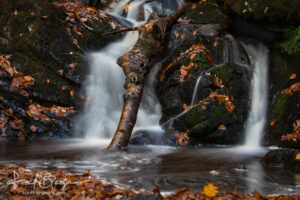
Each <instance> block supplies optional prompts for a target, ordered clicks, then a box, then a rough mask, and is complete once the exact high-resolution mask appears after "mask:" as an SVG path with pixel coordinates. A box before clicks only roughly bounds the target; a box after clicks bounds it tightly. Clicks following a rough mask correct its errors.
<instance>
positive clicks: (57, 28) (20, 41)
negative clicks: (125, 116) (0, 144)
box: [0, 0, 116, 140]
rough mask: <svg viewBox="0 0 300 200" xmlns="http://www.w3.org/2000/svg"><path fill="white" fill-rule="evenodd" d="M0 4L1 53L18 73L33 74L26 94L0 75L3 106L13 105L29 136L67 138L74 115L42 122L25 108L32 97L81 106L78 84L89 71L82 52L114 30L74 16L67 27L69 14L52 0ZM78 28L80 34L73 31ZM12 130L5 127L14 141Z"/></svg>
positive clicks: (50, 103) (100, 43) (43, 102)
mask: <svg viewBox="0 0 300 200" xmlns="http://www.w3.org/2000/svg"><path fill="white" fill-rule="evenodd" d="M1 6H3V7H5V9H3V11H1V13H0V32H1V34H0V55H4V56H6V57H7V59H8V60H9V61H10V62H11V65H12V66H13V67H15V68H16V70H17V71H18V72H20V73H22V74H24V75H26V76H31V77H33V78H34V79H35V84H34V85H32V86H31V87H30V88H28V90H27V92H28V94H29V96H28V98H25V97H24V96H22V95H20V94H18V93H17V92H16V91H14V90H13V89H12V88H10V82H11V79H10V78H9V77H4V76H1V77H0V79H1V80H0V82H1V83H0V84H1V88H0V93H1V97H2V98H1V102H0V103H1V105H2V106H3V107H4V108H1V110H2V111H3V110H4V109H9V108H12V109H13V112H14V114H15V116H16V118H18V119H21V120H22V121H23V124H24V126H25V127H24V128H25V131H26V138H28V139H36V138H57V137H67V136H68V135H69V130H70V127H71V118H72V115H70V116H69V117H58V118H56V117H54V118H53V120H50V121H43V120H34V119H32V118H29V117H28V116H25V115H24V113H26V111H27V109H28V106H29V104H30V102H36V103H38V104H40V105H42V106H46V107H51V106H53V105H58V106H62V107H74V108H75V110H76V111H78V110H80V108H81V107H82V104H83V100H84V96H83V94H82V93H81V89H82V88H81V87H82V84H83V83H84V79H85V76H86V74H87V72H88V61H87V60H86V59H85V57H84V53H85V52H87V51H92V50H98V49H100V48H101V47H103V46H104V45H106V44H108V43H109V42H110V41H112V40H113V39H115V38H116V36H108V37H102V36H101V35H102V33H104V32H108V31H112V30H113V28H112V25H111V24H110V23H109V22H108V21H106V20H103V19H97V20H94V21H89V22H86V23H85V25H83V24H82V23H79V22H77V21H76V20H75V21H74V23H72V26H73V27H70V23H68V22H67V21H65V19H66V17H67V15H66V14H65V13H64V12H63V10H62V9H61V8H58V7H56V6H55V5H54V4H53V1H51V0H45V1H32V0H24V1H17V2H12V1H10V0H3V1H1ZM78 29H79V30H81V33H82V34H83V36H80V35H79V34H78V33H77V32H76V31H75V30H78ZM76 41H77V43H76ZM32 126H34V127H35V128H32ZM32 130H34V131H32ZM15 132H16V131H12V132H7V137H6V138H7V139H9V140H18V137H17V135H16V134H17V132H16V133H15Z"/></svg>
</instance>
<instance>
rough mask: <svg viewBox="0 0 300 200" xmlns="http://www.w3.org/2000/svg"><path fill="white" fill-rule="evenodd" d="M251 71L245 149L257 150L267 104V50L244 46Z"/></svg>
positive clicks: (259, 46) (261, 47) (262, 131)
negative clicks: (251, 67)
mask: <svg viewBox="0 0 300 200" xmlns="http://www.w3.org/2000/svg"><path fill="white" fill-rule="evenodd" d="M244 47H245V49H246V51H247V53H248V55H249V58H250V59H251V65H252V66H253V67H254V69H253V78H252V81H251V91H250V92H251V93H250V94H251V95H250V97H251V109H250V113H249V116H248V119H247V121H246V129H245V135H246V139H245V143H244V146H245V147H251V148H259V147H260V146H261V140H262V137H263V133H264V126H265V123H266V115H267V102H268V49H267V48H266V47H265V46H263V45H262V44H259V45H258V46H253V45H244Z"/></svg>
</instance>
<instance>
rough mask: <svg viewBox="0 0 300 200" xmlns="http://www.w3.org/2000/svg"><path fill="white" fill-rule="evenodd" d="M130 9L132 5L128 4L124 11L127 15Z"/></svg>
mask: <svg viewBox="0 0 300 200" xmlns="http://www.w3.org/2000/svg"><path fill="white" fill-rule="evenodd" d="M129 7H130V4H127V5H126V6H125V8H124V10H125V12H126V13H127V12H128V9H129Z"/></svg>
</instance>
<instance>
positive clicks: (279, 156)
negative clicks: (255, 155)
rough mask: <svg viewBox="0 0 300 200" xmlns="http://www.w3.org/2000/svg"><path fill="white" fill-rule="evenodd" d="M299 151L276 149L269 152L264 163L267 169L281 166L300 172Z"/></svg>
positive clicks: (263, 159)
mask: <svg viewBox="0 0 300 200" xmlns="http://www.w3.org/2000/svg"><path fill="white" fill-rule="evenodd" d="M299 153H300V151H299V150H295V149H276V150H272V151H270V152H268V153H267V154H266V155H265V156H264V157H263V158H262V161H263V163H264V164H265V165H266V166H267V167H273V166H281V167H285V168H289V169H294V170H300V159H299V158H298V157H297V155H298V154H299Z"/></svg>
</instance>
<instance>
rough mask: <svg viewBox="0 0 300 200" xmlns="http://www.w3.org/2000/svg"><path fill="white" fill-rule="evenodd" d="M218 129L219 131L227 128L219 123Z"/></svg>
mask: <svg viewBox="0 0 300 200" xmlns="http://www.w3.org/2000/svg"><path fill="white" fill-rule="evenodd" d="M218 129H219V130H221V131H226V129H227V128H226V126H225V125H223V124H222V125H220V126H219V127H218Z"/></svg>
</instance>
